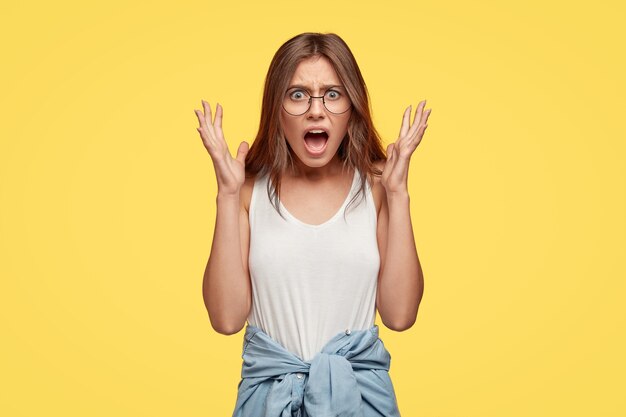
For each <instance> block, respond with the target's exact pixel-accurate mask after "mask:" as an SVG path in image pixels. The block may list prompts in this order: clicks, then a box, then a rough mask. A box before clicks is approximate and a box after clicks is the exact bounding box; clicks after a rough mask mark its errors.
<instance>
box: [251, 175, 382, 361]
mask: <svg viewBox="0 0 626 417" xmlns="http://www.w3.org/2000/svg"><path fill="white" fill-rule="evenodd" d="M358 179H359V176H358V171H357V170H355V172H354V178H353V180H352V188H351V190H350V192H349V193H348V196H347V197H346V199H345V200H344V202H343V204H342V206H341V208H340V209H339V211H338V212H337V213H335V215H334V216H333V217H332V218H331V219H329V220H328V221H326V222H324V223H322V224H319V225H311V224H307V223H304V222H302V221H300V220H298V219H297V218H296V217H294V216H293V215H291V213H289V212H288V211H287V209H286V208H285V207H284V206H283V205H282V203H280V209H281V213H282V214H283V216H284V217H285V219H283V218H282V217H280V215H279V214H278V212H277V211H276V209H275V208H274V206H272V204H271V201H270V199H269V196H268V194H267V189H266V187H267V181H268V176H267V175H264V176H263V177H257V179H256V180H255V184H254V188H253V191H252V197H251V200H250V208H249V222H250V251H249V258H248V264H249V270H250V278H251V281H252V308H251V310H250V314H249V316H248V323H250V324H251V325H253V326H257V327H259V328H261V329H262V330H264V331H265V332H266V333H267V334H268V335H269V336H270V337H272V338H273V339H274V340H275V341H277V342H278V343H280V344H281V345H282V346H283V347H285V348H286V349H287V350H288V351H290V352H292V353H293V354H294V355H296V356H298V357H299V358H300V359H302V360H303V361H310V360H311V359H312V358H313V357H314V356H315V355H316V354H317V353H318V352H319V351H321V349H322V347H323V346H324V345H325V344H326V343H327V342H328V341H329V340H330V339H331V338H332V337H333V336H335V335H336V334H337V333H339V332H345V331H349V330H362V329H368V328H370V327H371V326H373V325H374V320H375V318H376V311H375V305H376V288H377V279H378V271H379V267H380V256H379V252H378V245H377V239H376V225H377V216H376V206H375V204H374V199H373V197H372V192H371V187H370V184H369V183H368V182H367V181H366V193H365V199H362V197H361V196H359V197H357V198H356V200H355V201H354V202H352V203H351V205H350V208H349V210H348V211H347V212H346V217H345V220H344V210H345V209H346V207H347V206H348V203H349V202H350V200H351V199H352V197H353V196H354V195H356V193H357V192H358V187H359V181H358ZM320 198H322V196H320ZM357 204H358V205H357Z"/></svg>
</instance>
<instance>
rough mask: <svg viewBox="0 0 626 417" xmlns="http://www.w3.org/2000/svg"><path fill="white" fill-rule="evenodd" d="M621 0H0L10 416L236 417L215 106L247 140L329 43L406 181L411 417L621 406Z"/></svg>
mask: <svg viewBox="0 0 626 417" xmlns="http://www.w3.org/2000/svg"><path fill="white" fill-rule="evenodd" d="M620 3H621V2H618V1H613V2H608V1H596V2H569V1H558V2H554V1H552V2H550V1H548V2H546V1H538V0H532V1H527V2H517V3H512V2H498V1H472V2H464V1H457V2H434V1H428V2H424V1H405V2H395V1H385V2H380V3H379V2H363V1H358V2H357V1H354V2H350V3H348V2H335V1H325V0H319V1H315V2H302V3H299V2H293V1H274V2H271V3H265V2H257V1H255V2H252V1H247V2H246V1H240V2H232V3H228V2H226V1H219V2H218V1H214V2H207V1H195V2H189V1H188V2H171V1H170V2H149V1H145V2H128V1H124V2H122V1H108V2H98V3H96V2H79V1H76V2H68V1H56V2H10V3H9V2H5V3H3V4H2V5H1V6H0V39H2V41H1V42H2V49H1V57H2V65H1V66H0V72H1V73H2V74H1V77H0V83H1V84H0V87H1V88H0V115H1V116H0V117H1V119H2V122H1V124H0V129H1V130H0V138H1V142H0V145H1V148H0V256H1V257H2V258H1V262H0V275H1V291H0V297H1V298H0V305H1V307H0V308H1V309H2V318H1V320H2V322H1V323H0V324H1V325H2V327H1V332H2V342H1V344H0V350H1V355H0V365H1V368H0V375H1V377H0V414H1V415H2V416H107V417H108V416H117V417H123V416H230V414H231V413H232V410H233V407H234V402H235V397H236V386H237V383H238V382H239V375H240V374H239V373H240V366H241V356H240V355H241V345H242V336H243V332H240V333H239V334H237V335H234V336H230V337H227V336H224V335H220V334H218V333H216V332H215V331H213V330H212V328H211V326H210V323H209V320H208V315H207V312H206V310H205V307H204V304H203V301H202V293H201V283H202V275H203V272H204V267H205V264H206V261H207V258H208V255H209V251H210V245H211V239H212V232H213V227H214V224H215V196H216V184H217V183H216V181H215V175H214V171H213V166H212V163H211V161H210V158H209V155H208V153H207V152H206V150H205V149H204V147H203V145H202V142H201V140H200V137H199V135H198V132H197V131H196V130H195V128H196V126H197V119H196V116H195V114H194V109H200V106H201V104H200V100H201V99H206V100H208V101H209V102H210V103H211V104H212V105H213V106H214V105H215V102H219V103H221V104H223V106H224V129H225V134H226V138H227V140H228V141H229V145H230V147H231V151H233V152H234V151H235V150H236V148H237V145H238V144H239V143H240V141H242V140H247V141H249V142H250V141H251V140H252V138H253V137H254V135H255V133H256V129H257V127H258V122H259V114H260V102H261V93H262V87H263V80H264V78H265V74H266V71H267V68H268V65H269V62H270V60H271V58H272V56H273V54H274V52H275V51H276V49H277V48H278V47H279V46H280V45H281V44H282V43H283V42H285V41H286V40H287V39H289V38H290V37H292V36H294V35H296V34H298V33H301V32H305V31H321V32H336V33H338V34H339V35H340V36H342V37H343V38H344V39H345V40H346V42H347V43H348V45H350V47H351V49H352V51H353V53H354V54H355V56H356V58H357V61H358V62H359V65H360V67H361V70H362V72H363V75H364V77H365V80H366V82H367V85H368V87H369V91H370V95H371V99H372V107H373V113H374V118H375V123H376V125H377V127H378V128H379V129H380V132H381V133H382V135H383V136H384V140H385V145H386V144H388V143H391V142H393V141H394V140H395V139H396V138H397V134H398V131H399V128H400V121H401V116H402V111H403V110H404V108H405V107H406V106H408V105H409V104H413V106H414V107H415V106H416V105H417V103H418V102H419V101H420V100H421V99H427V100H428V103H427V107H430V108H432V109H433V110H432V115H431V116H430V120H429V128H428V129H427V131H426V134H425V136H424V139H423V140H422V143H421V144H420V146H419V147H418V148H417V150H416V152H415V154H414V155H413V158H412V161H411V171H410V179H409V187H410V194H411V213H412V220H413V226H414V232H415V237H416V243H417V248H418V253H419V256H420V260H421V262H422V266H423V270H424V276H425V292H424V298H423V301H422V304H421V307H420V311H419V315H418V320H417V323H416V324H415V325H414V326H413V327H412V328H411V329H409V330H408V331H405V332H399V333H398V332H393V331H391V330H389V329H386V328H384V326H383V325H382V323H381V322H380V320H379V318H377V324H379V325H380V326H381V338H382V339H383V341H384V342H385V345H386V347H387V348H388V349H389V351H390V352H391V355H392V365H391V366H392V368H391V371H390V374H391V377H392V380H393V382H394V386H395V388H396V393H397V396H398V402H399V406H400V411H401V413H402V415H403V417H410V416H419V417H474V416H476V417H488V416H494V417H505V416H506V417H518V416H519V417H528V416H568V417H573V416H623V415H625V413H626V396H624V392H625V382H624V381H625V380H624V375H625V371H626V366H625V365H626V363H625V362H626V360H625V357H626V355H625V354H624V352H625V351H626V343H625V337H624V333H625V324H626V323H625V321H626V320H625V318H626V314H625V308H624V296H625V291H624V289H625V284H624V279H625V278H626V274H625V267H624V255H625V249H626V242H625V240H626V239H625V238H626V233H625V231H626V227H625V226H626V225H625V223H626V216H625V213H626V207H625V205H626V187H625V179H626V178H625V177H626V175H625V174H626V172H625V171H626V169H625V163H624V162H625V156H626V155H625V152H624V150H625V145H624V140H625V136H626V135H625V128H624V124H623V120H624V119H623V118H624V110H626V108H625V107H626V106H624V100H625V97H626V88H625V81H624V74H626V68H625V65H624V44H625V40H626V36H625V35H626V33H625V31H624V29H620V28H619V26H622V27H623V17H624V15H625V14H624V8H623V7H622V6H621V5H620Z"/></svg>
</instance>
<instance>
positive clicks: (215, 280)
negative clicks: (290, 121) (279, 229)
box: [196, 100, 252, 334]
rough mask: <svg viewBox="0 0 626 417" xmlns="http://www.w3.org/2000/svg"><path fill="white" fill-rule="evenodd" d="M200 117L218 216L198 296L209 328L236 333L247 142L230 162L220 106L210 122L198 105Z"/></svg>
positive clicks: (245, 303)
mask: <svg viewBox="0 0 626 417" xmlns="http://www.w3.org/2000/svg"><path fill="white" fill-rule="evenodd" d="M202 104H203V106H204V110H205V114H202V112H200V111H197V110H196V115H197V116H198V120H199V122H200V128H198V129H197V130H198V132H199V133H200V136H201V137H202V141H203V143H204V146H205V147H206V149H207V150H208V151H209V154H210V156H211V159H212V161H213V166H214V167H215V173H216V177H217V183H218V193H217V198H216V203H217V216H216V220H215V231H214V234H213V244H212V246H211V254H210V256H209V261H208V262H207V266H206V269H205V272H204V278H203V281H202V295H203V298H204V304H205V306H206V308H207V311H208V313H209V319H210V321H211V325H212V326H213V328H214V329H215V331H217V332H218V333H222V334H233V333H237V332H238V331H239V330H241V328H242V327H243V326H244V324H245V322H246V318H247V316H248V313H249V311H250V306H251V302H252V301H251V300H252V298H251V292H252V291H251V288H250V278H249V273H248V265H247V255H248V249H247V247H248V240H249V237H248V236H249V226H248V216H247V211H246V209H245V207H244V205H242V204H241V201H242V198H241V194H242V190H243V185H244V183H245V157H246V154H247V152H248V146H247V142H242V143H241V144H240V145H239V149H238V150H237V158H236V159H233V158H232V156H231V155H230V152H229V150H228V146H227V144H226V141H225V139H224V136H223V133H222V112H223V110H222V107H221V106H220V105H219V104H218V105H217V110H216V114H215V121H212V120H211V119H212V116H211V108H210V106H209V104H208V103H206V102H205V101H204V100H203V101H202Z"/></svg>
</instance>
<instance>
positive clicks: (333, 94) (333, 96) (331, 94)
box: [326, 90, 341, 100]
mask: <svg viewBox="0 0 626 417" xmlns="http://www.w3.org/2000/svg"><path fill="white" fill-rule="evenodd" d="M340 95H341V94H339V92H338V91H335V90H330V91H327V92H326V97H328V98H329V99H332V100H336V99H338V98H339V96H340Z"/></svg>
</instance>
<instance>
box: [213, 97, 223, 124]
mask: <svg viewBox="0 0 626 417" xmlns="http://www.w3.org/2000/svg"><path fill="white" fill-rule="evenodd" d="M223 113H224V110H223V109H222V106H220V103H217V107H216V108H215V123H214V124H213V126H215V127H217V128H220V129H221V128H222V115H223Z"/></svg>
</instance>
